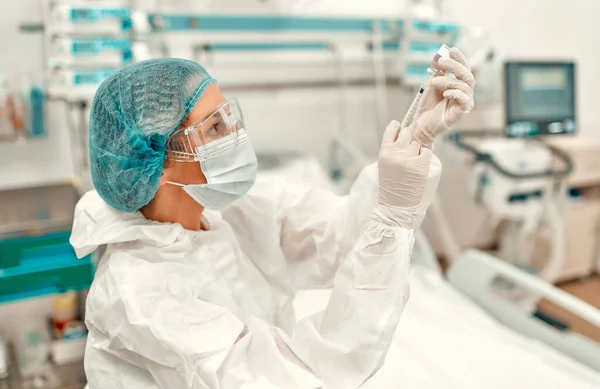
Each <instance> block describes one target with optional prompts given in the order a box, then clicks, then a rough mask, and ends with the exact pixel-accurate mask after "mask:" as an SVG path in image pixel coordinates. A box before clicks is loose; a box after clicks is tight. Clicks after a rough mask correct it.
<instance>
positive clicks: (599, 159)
mask: <svg viewBox="0 0 600 389" xmlns="http://www.w3.org/2000/svg"><path fill="white" fill-rule="evenodd" d="M543 141H544V143H546V144H548V145H550V146H552V147H554V148H556V149H558V150H560V151H562V152H563V153H565V154H567V155H568V156H569V157H570V158H571V160H572V161H573V165H574V167H575V169H574V171H573V172H572V173H571V174H570V175H569V177H567V179H566V185H565V186H566V187H567V196H566V201H565V202H564V206H563V207H562V211H563V216H564V224H565V227H564V229H565V246H566V247H565V258H566V260H565V265H564V267H563V268H562V269H561V272H560V275H559V278H558V281H559V282H562V281H570V280H574V279H584V278H586V277H588V276H590V275H591V274H592V273H593V272H594V267H595V263H596V261H597V259H598V256H599V254H600V251H599V247H598V244H597V242H598V236H600V223H599V221H600V169H598V166H600V139H599V138H598V136H596V135H595V134H594V133H593V132H591V133H589V132H587V131H583V132H580V133H578V134H576V135H575V136H571V137H568V136H548V137H545V138H544V139H543ZM545 230H546V229H545V228H544V226H542V230H541V231H540V232H539V233H538V234H536V235H535V248H536V249H535V251H534V253H533V262H534V263H538V262H543V261H544V260H545V258H547V248H548V247H552V241H551V237H549V236H548V235H549V234H547V231H545ZM597 272H598V271H597Z"/></svg>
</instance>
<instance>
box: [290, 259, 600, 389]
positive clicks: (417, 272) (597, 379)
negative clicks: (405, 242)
mask: <svg viewBox="0 0 600 389" xmlns="http://www.w3.org/2000/svg"><path fill="white" fill-rule="evenodd" d="M328 298H329V291H327V290H319V291H303V292H300V293H299V294H298V296H297V297H296V301H295V309H296V312H297V314H298V317H299V318H301V317H305V316H306V315H309V314H311V313H313V312H317V311H319V310H321V309H324V308H325V306H326V304H327V300H328ZM364 387H365V388H372V389H376V388H377V389H382V388H403V389H406V388H415V389H426V388H436V389H438V388H444V389H454V388H456V389H458V388H461V389H471V388H473V389H475V388H477V389H481V388H491V389H493V388H498V389H500V388H502V389H520V388H527V389H529V388H544V389H565V388H569V389H577V388H600V374H598V373H596V372H594V371H592V370H591V369H588V368H587V367H584V366H582V365H580V364H578V363H576V362H574V361H572V360H571V359H569V358H567V357H565V356H563V355H562V354H560V353H558V352H556V351H554V350H553V349H550V348H548V347H546V346H544V345H543V344H540V343H538V342H535V341H532V340H530V339H527V338H525V337H523V336H521V335H519V334H516V333H515V332H513V331H511V330H509V329H507V328H506V327H504V326H502V325H501V324H499V323H497V322H496V321H494V320H493V319H492V318H490V317H489V316H488V315H487V314H486V313H485V312H483V311H482V310H481V309H479V308H478V307H477V306H475V305H474V304H473V303H471V302H470V301H469V300H467V299H466V298H465V297H463V296H462V295H460V294H459V293H458V292H456V291H455V290H454V289H452V287H451V286H450V285H449V284H448V283H447V282H446V281H444V280H443V279H442V278H441V277H440V276H439V275H438V274H437V273H435V272H434V271H432V270H429V269H425V268H424V267H421V266H414V267H413V270H412V274H411V297H410V301H409V303H408V306H407V307H406V310H405V311H404V313H403V315H402V317H401V319H400V324H399V326H398V329H397V332H396V336H395V339H394V343H393V345H392V347H391V349H390V352H389V353H388V357H387V359H386V363H385V365H384V366H383V368H382V369H381V370H380V372H379V373H377V374H376V375H375V376H374V377H373V378H372V379H371V380H369V381H368V382H367V383H366V384H365V386H364Z"/></svg>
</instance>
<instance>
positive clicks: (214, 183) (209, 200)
mask: <svg viewBox="0 0 600 389" xmlns="http://www.w3.org/2000/svg"><path fill="white" fill-rule="evenodd" d="M197 152H198V155H203V156H205V157H204V158H203V160H202V161H200V169H202V172H203V173H204V175H205V176H206V181H207V183H206V184H188V185H184V184H180V183H177V182H171V181H167V183H168V184H172V185H177V186H181V187H183V190H185V192H186V193H187V194H188V195H190V197H191V198H193V199H194V200H196V202H197V203H198V204H200V205H202V206H203V207H205V208H207V209H213V210H216V209H221V208H223V207H225V206H227V205H229V204H231V203H233V202H234V201H236V200H238V199H239V198H241V197H242V196H244V195H245V194H246V193H247V192H248V191H249V190H250V188H252V185H254V181H255V180H256V168H257V161H256V154H255V153H254V149H253V148H252V145H251V144H250V141H249V139H248V136H247V135H246V132H245V131H244V130H240V131H238V132H237V133H235V134H230V135H227V136H226V137H224V138H222V139H219V140H216V141H214V142H210V143H208V144H206V145H204V146H201V147H198V150H197Z"/></svg>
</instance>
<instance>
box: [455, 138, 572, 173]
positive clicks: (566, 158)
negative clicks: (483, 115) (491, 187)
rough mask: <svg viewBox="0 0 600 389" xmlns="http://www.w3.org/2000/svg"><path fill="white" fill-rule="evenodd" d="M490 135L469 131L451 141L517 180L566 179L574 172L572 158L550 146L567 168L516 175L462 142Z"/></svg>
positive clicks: (489, 156) (486, 154)
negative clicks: (469, 138) (467, 138)
mask: <svg viewBox="0 0 600 389" xmlns="http://www.w3.org/2000/svg"><path fill="white" fill-rule="evenodd" d="M489 135H491V134H490V132H488V131H469V132H468V133H462V132H460V131H456V132H455V133H454V134H451V135H450V139H451V140H453V141H454V143H455V144H456V146H457V147H458V148H460V149H462V150H465V151H468V152H470V153H472V154H473V155H475V157H476V159H477V161H479V162H484V163H487V164H489V165H491V166H492V167H493V168H494V169H496V170H497V171H498V172H499V173H500V174H502V175H504V176H506V177H508V178H512V179H515V180H527V179H532V178H544V177H566V176H568V175H569V174H571V173H572V172H573V161H572V160H571V158H570V157H569V156H568V155H567V154H565V153H564V152H562V151H561V150H559V149H557V148H555V147H553V146H550V145H546V146H547V147H548V148H549V149H550V150H551V151H552V154H553V155H555V156H557V157H558V158H559V159H561V160H562V161H563V163H564V164H565V168H564V169H563V170H552V169H548V170H544V171H541V172H536V173H514V172H510V171H508V170H506V169H504V168H503V167H502V166H500V165H499V164H498V162H496V160H495V159H494V158H493V157H492V156H491V155H490V154H488V153H482V152H480V151H479V150H477V148H476V147H474V146H472V145H469V144H468V143H465V142H463V141H462V138H463V137H482V136H489Z"/></svg>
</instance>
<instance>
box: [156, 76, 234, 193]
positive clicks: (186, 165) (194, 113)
mask: <svg viewBox="0 0 600 389" xmlns="http://www.w3.org/2000/svg"><path fill="white" fill-rule="evenodd" d="M224 101H225V97H224V96H223V94H222V93H221V91H220V90H219V87H218V86H217V84H214V83H213V84H211V85H209V86H208V88H206V90H205V91H204V94H203V95H202V97H201V98H200V100H198V102H197V103H196V105H195V106H194V108H193V109H192V110H191V111H190V113H189V115H188V117H187V118H186V119H185V120H184V122H183V123H182V127H188V126H190V125H192V124H194V123H196V122H198V121H200V120H202V119H204V118H205V117H206V116H207V115H208V114H209V113H211V111H213V110H214V109H215V108H216V107H217V106H218V105H220V104H222V103H223V102H224ZM167 181H172V182H178V183H181V184H184V185H187V184H206V177H205V176H204V173H202V170H201V169H200V164H199V163H197V162H195V163H192V162H175V161H169V160H167V162H166V164H165V169H164V171H163V177H162V180H161V183H166V182H167Z"/></svg>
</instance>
